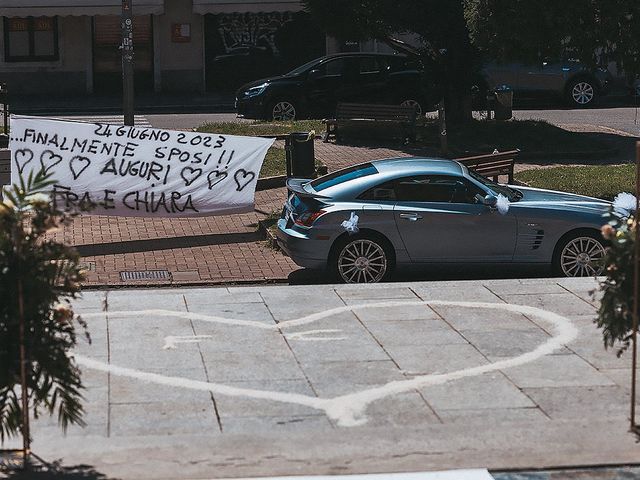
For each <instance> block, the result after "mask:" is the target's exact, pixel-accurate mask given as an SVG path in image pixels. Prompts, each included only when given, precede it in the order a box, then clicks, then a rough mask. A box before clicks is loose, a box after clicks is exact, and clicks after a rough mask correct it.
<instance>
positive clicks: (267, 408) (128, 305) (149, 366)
mask: <svg viewBox="0 0 640 480" xmlns="http://www.w3.org/2000/svg"><path fill="white" fill-rule="evenodd" d="M593 287H595V281H594V280H590V279H589V280H584V279H576V280H566V279H563V280H554V279H536V280H535V281H533V280H527V281H519V280H514V281H513V285H509V284H508V282H504V281H500V282H496V281H469V282H441V283H439V284H427V283H394V284H379V285H368V286H355V287H354V286H344V285H339V286H334V285H326V286H321V287H316V286H310V287H304V286H298V287H287V286H259V287H257V286H253V287H235V288H231V287H229V288H227V287H224V288H197V289H189V288H182V289H156V290H136V291H132V290H109V291H94V292H86V293H85V296H84V298H83V299H82V300H81V301H80V302H78V303H77V305H76V309H77V310H78V311H80V312H81V313H83V314H84V317H85V319H86V320H87V322H88V323H89V327H90V329H91V330H93V331H95V333H96V338H99V339H100V342H99V343H97V344H96V345H95V347H94V346H86V345H83V346H82V347H81V348H79V349H78V351H77V353H76V355H77V357H76V358H77V361H78V362H79V364H80V366H81V369H82V370H83V378H84V379H85V384H86V386H87V390H86V395H85V397H86V398H85V405H86V411H87V422H88V426H87V427H86V428H85V429H82V428H79V427H76V426H73V427H71V428H70V429H69V432H68V434H67V436H66V437H64V436H63V435H62V433H61V432H60V431H59V430H58V428H57V426H56V421H55V419H51V418H48V417H43V418H40V419H39V420H37V421H35V422H34V428H33V432H34V439H35V442H34V451H35V452H36V453H37V454H38V455H39V456H41V457H43V458H45V459H49V460H54V459H60V460H61V462H62V464H63V465H67V466H74V465H85V466H90V467H91V468H93V469H95V471H97V472H99V473H100V474H103V475H105V477H104V478H121V479H123V480H125V479H138V478H161V479H163V478H167V479H169V478H170V479H196V478H198V479H206V478H223V477H241V476H269V475H293V474H296V475H300V474H337V473H359V472H391V471H428V470H447V469H453V468H489V469H491V470H513V469H532V468H535V469H539V468H549V467H554V468H555V467H566V466H575V465H581V466H585V465H603V464H606V465H612V464H615V465H621V464H629V463H634V462H637V460H638V458H640V444H638V443H636V439H635V437H634V436H632V435H631V434H629V433H628V420H627V416H628V411H629V383H630V367H629V365H630V359H629V357H628V355H626V356H624V357H623V358H622V359H618V358H617V357H616V356H615V351H605V350H604V348H603V346H602V342H601V334H600V332H599V331H598V330H596V328H595V327H594V325H593V324H592V321H591V320H592V318H593V316H594V313H595V310H594V309H593V305H592V302H591V301H589V300H586V299H584V298H582V297H581V293H582V292H584V291H585V290H587V289H590V288H593ZM574 290H575V291H574ZM456 295H457V300H453V299H454V298H455V297H456ZM421 299H425V303H424V304H422V303H421V304H420V305H417V304H414V303H412V302H422V300H421ZM569 300H570V301H569ZM439 301H462V302H468V301H474V302H488V305H485V306H486V307H491V308H477V307H474V308H470V307H469V306H468V305H465V304H461V305H458V306H455V305H450V304H449V305H439V304H438V302H439ZM351 302H357V303H356V304H355V305H353V304H351ZM362 302H369V303H380V302H392V303H387V304H386V306H382V307H379V308H373V307H372V306H369V307H366V306H363V305H366V303H365V304H363V303H362ZM530 304H534V305H536V306H542V307H544V309H545V310H546V311H547V312H554V313H560V314H563V315H565V318H566V320H562V322H565V323H564V325H573V327H575V328H577V334H576V336H575V338H572V339H571V340H570V341H568V342H567V344H566V345H565V346H561V345H558V346H557V348H555V349H552V350H549V351H547V352H542V353H529V352H534V350H535V349H536V348H537V347H539V346H540V345H541V344H543V343H544V342H548V341H549V340H550V339H553V338H555V336H557V335H558V334H559V331H558V327H557V325H556V326H554V325H552V324H550V323H549V321H548V318H547V317H545V314H544V312H538V313H537V314H535V315H534V314H532V313H531V312H529V311H527V312H528V313H519V312H518V311H517V310H516V311H508V310H505V309H504V308H503V306H506V305H511V308H517V307H514V306H517V305H530ZM481 305H482V304H481ZM494 305H495V306H494ZM85 307H86V309H85ZM416 307H420V309H419V310H416ZM572 307H575V308H573V309H572ZM335 308H340V311H339V312H338V313H335V314H332V315H329V314H327V313H326V312H327V310H329V309H335ZM351 310H353V311H351ZM425 312H426V314H425ZM585 312H593V313H591V314H589V313H585ZM363 313H365V314H364V315H363ZM314 314H315V315H314ZM309 315H311V317H309ZM545 319H546V320H545ZM567 338H569V337H567ZM168 339H169V340H168ZM172 342H173V343H172ZM105 343H106V348H105ZM167 344H169V345H171V348H164V347H166V346H167ZM524 354H526V355H527V356H526V357H518V356H519V355H524ZM87 358H88V359H93V360H94V361H95V363H87V362H88V360H87ZM518 358H524V360H522V361H520V363H519V364H517V365H516V364H513V363H510V362H513V361H514V359H516V360H517V359H518ZM495 362H501V363H499V364H497V366H494V365H495ZM505 362H506V363H505ZM480 367H481V369H479V368H480ZM15 446H18V442H17V439H15V440H11V441H10V442H8V443H5V444H4V447H5V448H9V447H15Z"/></svg>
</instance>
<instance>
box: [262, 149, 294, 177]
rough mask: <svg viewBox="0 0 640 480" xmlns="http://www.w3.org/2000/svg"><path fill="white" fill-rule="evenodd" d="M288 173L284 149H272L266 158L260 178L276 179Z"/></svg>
mask: <svg viewBox="0 0 640 480" xmlns="http://www.w3.org/2000/svg"><path fill="white" fill-rule="evenodd" d="M286 173H287V164H286V157H285V151H284V150H283V149H282V148H275V147H271V148H270V149H269V150H268V151H267V156H266V157H265V158H264V163H263V164H262V170H260V178H264V177H275V176H277V175H285V174H286Z"/></svg>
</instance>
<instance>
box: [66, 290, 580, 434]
mask: <svg viewBox="0 0 640 480" xmlns="http://www.w3.org/2000/svg"><path fill="white" fill-rule="evenodd" d="M415 305H424V306H425V307H426V306H428V305H435V306H438V305H439V306H454V307H467V308H478V309H494V310H506V311H509V312H513V313H519V314H523V315H528V316H530V317H533V318H536V319H538V320H541V321H543V322H545V323H547V324H548V325H549V326H550V327H551V331H552V333H553V335H552V336H551V337H549V339H548V340H547V341H546V342H544V343H542V344H540V345H538V346H537V347H536V348H534V349H533V350H531V351H530V352H527V353H523V354H521V355H518V356H516V357H512V358H507V359H503V360H499V361H496V362H493V363H488V364H484V365H479V366H477V367H471V368H466V369H462V370H456V371H453V372H448V373H439V374H430V375H419V376H416V377H413V378H411V379H407V380H395V381H392V382H389V383H386V384H384V385H379V386H377V387H371V388H366V389H364V390H360V391H357V392H353V393H348V394H345V395H339V396H336V397H333V398H319V397H311V396H308V395H302V394H298V393H288V392H277V391H271V390H255V389H249V388H238V387H233V386H230V385H224V384H221V383H210V382H203V381H198V380H190V379H187V378H180V377H171V376H167V375H160V374H157V373H150V372H145V371H141V370H136V369H133V368H127V367H120V366H117V365H113V364H107V363H104V362H101V361H98V360H94V359H91V358H89V357H85V356H84V355H78V354H74V356H75V358H76V361H77V362H78V364H79V365H82V366H85V367H87V368H91V369H94V370H100V371H103V372H109V373H111V374H113V375H118V376H123V377H129V378H134V379H138V380H142V381H145V382H152V383H157V384H160V385H167V386H173V387H179V388H187V389H191V390H201V391H207V392H211V393H214V394H219V395H228V396H232V397H247V398H254V399H263V400H270V401H275V402H284V403H292V404H297V405H303V406H307V407H310V408H314V409H316V410H321V411H323V412H324V413H325V414H326V415H327V416H328V417H329V418H331V419H333V420H335V421H336V422H337V424H338V425H340V426H343V427H352V426H357V425H362V424H364V423H366V422H367V418H366V415H365V411H366V409H367V407H368V406H369V405H370V404H371V403H372V402H375V401H377V400H381V399H383V398H386V397H389V396H391V395H396V394H399V393H404V392H407V391H411V390H415V389H419V388H424V387H428V386H432V385H442V384H445V383H448V382H451V381H454V380H460V379H463V378H468V377H475V376H479V375H482V374H485V373H488V372H493V371H496V370H503V369H506V368H513V367H517V366H519V365H524V364H527V363H530V362H533V361H535V360H537V359H539V358H541V357H543V356H545V355H549V354H551V353H553V352H555V351H556V350H559V349H561V348H562V347H564V346H565V345H567V344H568V343H570V342H572V341H573V340H575V339H576V338H577V336H578V329H577V328H576V327H575V325H574V324H573V323H572V322H571V320H569V319H568V318H566V317H563V316H561V315H558V314H557V313H553V312H549V311H546V310H541V309H539V308H536V307H530V306H526V305H510V304H505V303H485V302H455V301H444V300H425V301H411V302H376V303H368V304H361V305H346V306H344V307H337V308H332V309H330V310H325V311H324V312H318V313H313V314H311V315H306V316H304V317H300V318H297V319H294V320H286V321H283V322H280V323H278V324H264V323H261V322H257V321H252V320H237V319H230V318H224V317H217V316H210V315H203V314H198V313H191V312H174V311H169V310H138V311H118V312H108V315H109V317H110V318H115V317H118V316H130V315H132V314H135V315H136V316H141V315H145V316H146V315H148V316H151V315H153V316H156V317H158V316H159V317H178V318H183V319H185V320H199V321H205V322H211V323H220V324H226V325H236V326H239V325H243V326H247V327H253V328H260V329H264V330H284V329H287V328H291V327H296V326H300V325H306V324H309V323H312V322H317V321H319V320H321V319H323V318H327V317H330V316H332V315H337V314H339V313H343V312H349V311H354V310H360V309H367V308H390V307H391V308H392V307H406V306H415ZM106 314H107V313H106V312H101V313H87V314H83V315H82V316H83V318H85V319H87V318H91V317H98V316H101V315H106Z"/></svg>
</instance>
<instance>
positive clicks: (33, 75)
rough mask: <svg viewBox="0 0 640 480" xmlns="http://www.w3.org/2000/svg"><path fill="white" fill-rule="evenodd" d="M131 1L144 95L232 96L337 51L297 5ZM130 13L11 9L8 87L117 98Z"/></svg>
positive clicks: (103, 2) (38, 5) (0, 72)
mask: <svg viewBox="0 0 640 480" xmlns="http://www.w3.org/2000/svg"><path fill="white" fill-rule="evenodd" d="M130 1H131V4H132V13H133V15H134V62H135V84H136V90H137V91H139V92H200V93H202V92H207V91H208V92H217V91H219V92H231V91H233V90H234V89H235V88H237V87H238V86H239V85H240V84H241V83H244V82H246V81H249V80H254V79H257V78H261V77H265V76H268V75H272V74H279V73H283V72H285V71H287V69H290V68H293V67H295V66H297V65H300V64H302V63H304V62H306V61H308V60H311V59H313V58H317V57H319V56H322V55H324V54H325V53H326V52H327V45H329V46H330V47H331V46H332V45H333V43H332V42H330V41H329V42H328V41H327V39H326V36H325V35H324V33H323V32H322V31H320V30H319V29H318V28H317V27H316V26H315V25H314V24H313V22H311V20H310V19H309V17H308V15H307V14H306V13H305V12H303V11H302V5H301V3H300V2H299V1H297V0H279V1H268V0H267V1H261V0H130ZM121 11H122V2H121V0H1V1H0V18H1V21H0V30H1V32H0V55H1V57H0V82H3V83H7V85H8V88H9V91H10V92H12V93H15V94H47V95H51V94H56V95H78V94H94V93H95V94H102V93H107V94H108V93H117V92H118V91H120V90H121V88H122V73H121V72H122V70H121V55H120V49H119V46H120V43H121V33H120V14H121ZM333 49H335V48H333Z"/></svg>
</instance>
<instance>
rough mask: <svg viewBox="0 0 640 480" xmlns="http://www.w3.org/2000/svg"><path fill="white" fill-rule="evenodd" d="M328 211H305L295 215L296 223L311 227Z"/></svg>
mask: <svg viewBox="0 0 640 480" xmlns="http://www.w3.org/2000/svg"><path fill="white" fill-rule="evenodd" d="M325 213H326V212H325V211H324V210H318V211H316V212H309V211H308V212H304V213H301V214H300V215H298V216H297V217H295V219H294V220H293V221H294V223H295V224H296V225H300V226H301V227H310V226H311V225H313V222H315V221H316V220H317V219H318V218H319V217H321V216H322V215H324V214H325Z"/></svg>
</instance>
